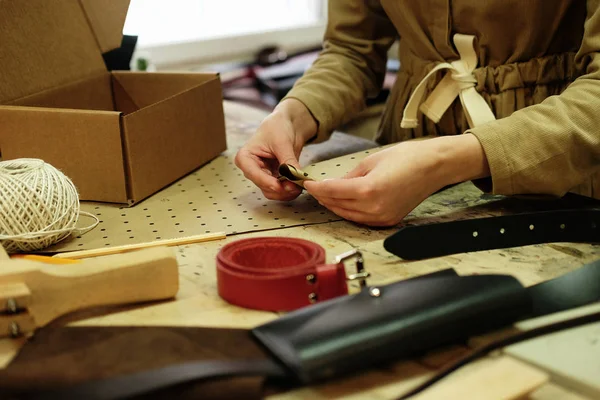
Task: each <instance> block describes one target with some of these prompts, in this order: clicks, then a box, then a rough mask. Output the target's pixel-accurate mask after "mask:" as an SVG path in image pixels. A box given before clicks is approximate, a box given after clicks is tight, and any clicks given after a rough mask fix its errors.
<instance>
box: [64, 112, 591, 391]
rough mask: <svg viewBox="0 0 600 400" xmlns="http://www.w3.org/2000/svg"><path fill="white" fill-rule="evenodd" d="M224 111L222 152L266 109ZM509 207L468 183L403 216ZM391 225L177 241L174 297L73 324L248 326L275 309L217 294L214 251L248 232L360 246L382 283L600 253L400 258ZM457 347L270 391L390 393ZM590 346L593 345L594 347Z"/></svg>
mask: <svg viewBox="0 0 600 400" xmlns="http://www.w3.org/2000/svg"><path fill="white" fill-rule="evenodd" d="M225 110H226V116H227V125H228V143H229V150H228V152H231V153H235V152H236V151H237V149H238V148H239V147H240V146H241V145H242V144H243V143H244V142H245V141H246V139H247V138H248V137H249V135H250V134H252V132H254V130H255V129H256V127H257V126H258V124H259V123H260V121H261V119H262V118H263V117H264V116H265V114H264V112H263V111H258V110H254V109H250V108H248V107H246V106H241V105H238V104H234V103H228V102H226V103H225ZM338 144H339V143H338ZM354 144H356V143H354ZM363 144H364V143H363ZM359 145H360V143H359ZM328 146H329V147H328ZM333 151H334V149H332V148H331V144H320V145H312V146H309V147H307V149H306V150H305V152H304V153H303V158H302V159H303V160H309V159H314V158H315V157H317V156H318V155H319V154H321V155H322V154H326V155H327V154H333V153H332V152H333ZM507 207H508V208H510V207H511V203H510V202H502V201H498V198H489V197H486V196H483V197H482V194H481V192H480V191H478V190H477V189H476V188H475V187H474V186H473V185H472V184H471V183H464V184H461V185H458V186H455V187H453V188H450V189H448V190H446V191H443V192H441V193H438V194H436V195H434V196H432V197H431V198H429V199H428V200H427V201H425V202H424V203H423V204H422V205H420V206H419V207H418V208H417V209H416V210H415V211H414V212H413V213H411V215H410V216H409V217H408V219H407V220H409V221H413V222H415V221H424V220H426V221H428V222H431V221H443V220H451V219H457V218H466V217H468V218H473V217H483V216H490V215H499V214H502V213H503V212H506V210H507ZM394 231H395V229H369V228H366V227H364V226H359V225H356V224H354V223H351V222H346V221H339V222H330V223H322V224H318V225H308V226H297V227H290V228H284V229H276V230H272V231H268V232H255V233H249V234H241V235H232V236H229V237H228V238H227V239H225V240H223V241H218V242H210V243H204V244H202V245H187V246H182V247H179V248H177V249H176V251H177V255H178V261H179V264H180V278H181V279H180V286H181V287H180V292H179V295H178V297H177V300H176V301H173V302H167V303H163V304H159V305H153V306H149V307H142V308H138V309H135V310H133V311H126V312H121V313H114V314H110V315H106V316H102V317H98V318H94V319H90V320H86V321H80V322H77V323H76V324H78V325H113V326H114V325H136V324H137V325H177V326H179V325H181V326H210V327H235V328H251V327H254V326H256V325H258V324H261V323H264V322H267V321H270V320H272V319H274V318H277V314H276V313H271V312H260V311H253V310H245V309H241V308H238V307H235V306H232V305H229V304H227V303H225V302H224V301H222V300H221V299H220V298H219V296H218V294H217V290H216V276H215V262H214V260H215V256H216V254H217V252H218V251H219V249H220V248H221V247H222V246H223V245H224V244H226V243H230V242H232V241H235V240H238V239H242V238H247V237H260V236H266V235H272V236H283V237H296V238H304V239H308V240H312V241H315V242H317V243H319V244H321V245H322V246H323V247H324V248H325V249H326V252H327V258H328V259H332V258H333V257H334V256H335V255H337V254H339V253H342V252H344V251H347V250H349V249H351V248H358V249H360V250H361V251H362V252H363V255H364V258H365V264H366V267H367V269H368V270H369V271H370V272H371V274H372V278H371V279H370V283H371V284H385V283H389V282H393V281H397V280H401V279H406V278H409V277H414V276H418V275H422V274H426V273H429V272H433V271H437V270H440V269H444V268H449V267H451V268H454V269H455V270H456V271H457V272H458V273H459V274H462V275H468V274H477V273H480V274H484V273H485V274H489V273H499V274H511V275H513V276H515V277H517V278H518V279H519V280H520V281H521V282H522V283H523V284H525V285H530V284H534V283H537V282H541V281H544V280H547V279H550V278H553V277H556V276H559V275H561V274H563V273H565V272H568V271H570V270H573V269H576V268H577V267H579V266H581V265H583V264H585V263H587V262H590V261H593V260H596V259H598V258H600V247H598V246H594V245H588V244H548V245H536V246H527V247H521V248H513V249H505V250H497V251H485V252H478V253H469V254H460V255H453V256H448V257H441V258H435V259H430V260H423V261H415V262H406V261H403V260H401V259H399V258H398V257H396V256H394V255H392V254H390V253H388V252H387V251H386V250H384V248H383V240H384V239H385V238H386V237H387V236H389V235H390V234H391V233H393V232H394ZM598 331H599V330H596V333H597V334H598V335H597V337H596V339H600V332H598ZM463 351H464V349H463V348H458V347H456V348H452V349H446V350H444V351H440V352H437V353H435V354H432V355H430V356H428V357H426V358H424V359H419V360H414V361H404V362H399V363H398V364H397V365H396V366H395V367H394V368H393V369H392V370H385V371H373V372H370V373H367V374H365V375H363V376H361V377H360V378H352V379H350V378H348V379H342V380H339V381H335V382H331V383H328V384H323V385H319V386H317V387H310V388H303V389H299V390H296V391H293V392H289V393H286V394H283V395H277V396H273V398H281V399H300V398H312V399H315V398H317V399H318V398H366V397H368V398H374V399H391V398H395V397H397V396H398V395H400V394H402V393H403V391H405V390H406V389H407V388H409V387H411V386H413V385H415V383H416V382H418V381H421V380H423V379H424V378H425V377H427V376H429V375H430V374H431V373H432V372H433V371H435V370H436V369H437V368H439V367H440V366H441V365H443V364H444V363H446V362H448V361H449V360H451V359H453V358H454V357H456V356H457V355H458V354H462V353H463ZM595 351H598V349H597V348H596V350H595ZM598 359H600V357H598ZM487 361H489V360H487ZM485 362H486V360H482V361H481V362H478V363H475V364H473V365H472V366H469V367H467V368H465V371H461V373H460V374H457V376H456V377H454V376H453V377H450V378H448V381H449V382H452V380H453V379H454V380H456V382H460V378H461V376H464V375H465V373H468V372H469V371H476V370H477V368H481V365H484V364H485ZM482 363H483V364H482ZM594 368H598V372H599V379H600V365H598V363H596V365H595V366H594ZM461 374H462V375H461ZM457 379H458V380H457ZM530 398H535V399H559V398H560V399H579V398H586V397H584V396H582V395H578V394H576V393H575V392H574V391H572V390H569V389H566V388H565V387H562V386H561V385H559V384H557V383H555V382H552V383H548V384H545V385H544V386H543V387H542V388H541V389H539V390H538V391H536V392H535V393H534V394H533V395H532V396H531V397H530Z"/></svg>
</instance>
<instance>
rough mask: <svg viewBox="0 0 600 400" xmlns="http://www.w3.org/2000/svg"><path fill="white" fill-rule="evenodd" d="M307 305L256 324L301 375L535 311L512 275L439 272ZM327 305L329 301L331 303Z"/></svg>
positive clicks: (365, 361)
mask: <svg viewBox="0 0 600 400" xmlns="http://www.w3.org/2000/svg"><path fill="white" fill-rule="evenodd" d="M380 291H381V295H380V296H379V297H373V296H372V295H371V294H370V291H369V290H363V291H362V292H361V293H359V294H356V295H352V296H348V297H346V298H345V301H337V302H335V303H332V304H328V302H326V303H323V304H322V305H321V307H320V308H319V309H317V308H314V309H313V307H309V308H306V309H305V310H303V311H302V314H300V315H298V316H297V315H296V314H295V313H294V314H290V315H288V316H287V317H283V318H280V319H278V320H275V321H273V322H270V323H267V324H265V325H263V326H260V327H258V328H256V329H254V330H253V331H252V333H253V334H254V335H255V337H256V338H257V339H258V340H259V341H260V342H261V343H262V344H263V345H264V346H265V347H266V348H268V349H269V350H270V351H271V352H272V353H273V354H274V356H275V357H276V358H277V359H279V360H280V361H281V362H283V363H284V364H285V365H286V366H287V367H288V368H289V369H291V370H292V371H293V372H294V374H295V375H296V376H297V377H298V379H299V380H300V381H301V382H303V383H311V382H315V381H320V380H323V379H327V378H331V377H333V376H338V375H343V374H345V373H349V372H356V371H360V370H363V369H365V368H369V367H371V366H373V365H376V364H380V363H383V362H389V361H392V360H397V359H400V358H404V357H409V356H412V355H415V354H418V353H420V352H423V351H425V350H430V349H432V348H435V347H437V346H441V345H444V344H449V343H456V342H459V341H462V340H465V339H467V338H468V337H469V336H471V335H474V334H477V333H481V332H484V331H487V330H490V329H494V328H498V327H502V326H506V325H507V324H510V323H511V322H514V321H515V320H517V319H521V318H524V317H525V316H526V315H527V314H529V313H530V309H531V299H530V297H529V295H528V293H527V292H526V290H525V289H524V288H523V287H522V286H521V284H520V283H519V282H518V281H517V280H516V279H515V278H513V277H510V276H503V275H486V276H467V277H457V276H434V277H428V278H427V279H414V280H410V281H403V282H398V283H394V284H391V285H386V286H384V287H381V288H380ZM327 305H329V306H327Z"/></svg>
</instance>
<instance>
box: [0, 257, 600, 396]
mask: <svg viewBox="0 0 600 400" xmlns="http://www.w3.org/2000/svg"><path fill="white" fill-rule="evenodd" d="M597 301H600V260H599V261H596V262H594V263H591V264H588V265H586V266H583V267H581V268H580V269H578V270H576V271H574V272H571V273H568V274H565V275H563V276H561V277H558V278H556V279H553V280H550V281H547V282H543V283H540V284H538V285H535V286H532V287H529V288H525V287H523V286H522V285H521V284H520V283H519V281H517V280H516V279H515V278H513V277H511V276H507V275H475V276H458V275H457V274H456V273H455V272H454V271H453V270H445V271H441V272H436V273H433V274H429V275H425V276H421V277H418V278H413V279H409V280H405V281H400V282H396V283H392V284H389V285H385V286H380V287H373V286H372V287H367V288H365V289H363V290H362V291H361V292H360V293H358V294H354V295H349V296H343V297H337V298H334V299H332V300H328V301H325V302H322V303H318V304H315V305H312V306H308V307H304V308H301V309H299V310H297V311H294V312H291V313H289V314H287V315H285V316H283V317H281V318H279V319H277V320H275V321H272V322H269V323H267V324H264V325H262V326H259V327H257V328H255V329H253V330H252V331H251V334H252V335H253V337H254V338H255V339H256V340H257V341H258V342H259V343H260V344H262V345H263V346H264V348H266V349H267V350H268V352H269V353H270V354H271V355H272V359H271V360H266V361H265V360H238V361H218V362H217V361H215V362H211V361H208V362H198V363H186V364H180V365H174V366H170V367H166V368H161V369H157V370H152V371H146V372H141V373H136V374H133V375H127V376H120V377H116V378H115V377H113V378H108V379H103V380H98V381H92V382H86V383H83V384H78V385H74V386H70V387H64V388H58V389H52V390H48V389H49V388H44V387H42V386H41V385H35V387H30V388H27V389H26V390H21V391H19V392H15V391H14V390H13V391H12V392H7V391H5V392H2V391H1V388H0V397H2V398H14V399H63V398H86V399H96V400H100V399H103V400H104V399H121V398H127V397H131V396H138V395H144V394H149V393H152V392H155V391H157V390H159V389H161V390H164V389H165V388H168V387H172V386H175V385H179V384H182V383H185V382H192V381H197V380H201V379H209V378H223V377H228V376H249V375H254V376H265V377H274V378H286V379H288V380H291V381H293V382H295V383H296V384H308V383H313V382H318V381H321V380H324V379H329V378H332V377H336V376H339V375H344V374H346V373H355V372H357V371H360V370H362V369H365V368H369V367H372V366H374V365H378V364H380V363H386V362H390V361H396V360H398V359H401V358H405V357H411V356H414V355H417V354H421V353H422V352H424V351H427V350H431V349H434V348H436V347H438V346H441V345H445V344H450V343H457V342H462V341H464V340H465V339H467V338H469V337H471V336H473V335H475V334H479V333H482V332H486V331H490V330H494V329H498V328H502V327H506V326H509V325H510V324H512V323H514V322H516V321H519V320H523V319H528V318H533V317H539V316H542V315H546V314H550V313H554V312H557V311H562V310H564V309H567V308H572V307H578V306H582V305H586V304H590V303H593V302H597ZM442 310H443V311H442ZM598 320H600V312H599V313H596V314H590V315H586V316H584V317H578V318H575V319H572V320H570V321H568V322H565V323H559V324H556V325H551V326H550V327H544V329H541V330H540V331H533V332H532V331H525V332H524V333H523V335H524V336H523V337H524V338H527V339H530V338H532V337H535V335H536V334H546V333H550V332H553V331H556V330H558V329H561V328H565V327H572V326H577V325H580V324H585V323H590V322H594V321H598ZM518 339H519V338H518V337H515V338H512V342H511V343H516V342H517V341H518ZM423 387H425V386H423Z"/></svg>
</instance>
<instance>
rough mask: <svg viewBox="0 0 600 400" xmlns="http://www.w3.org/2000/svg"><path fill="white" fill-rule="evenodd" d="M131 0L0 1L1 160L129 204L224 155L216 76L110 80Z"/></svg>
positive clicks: (86, 196) (86, 194)
mask: <svg viewBox="0 0 600 400" xmlns="http://www.w3.org/2000/svg"><path fill="white" fill-rule="evenodd" d="M128 7H129V0H53V1H48V0H27V1H25V0H11V1H0V152H1V156H2V159H13V158H21V157H34V158H41V159H43V160H45V161H46V162H48V163H50V164H52V165H54V166H55V167H57V168H59V169H61V170H62V171H63V172H64V173H65V174H66V175H67V176H69V177H70V178H71V179H72V180H73V182H74V183H75V185H76V186H77V188H78V190H79V193H80V197H81V199H82V200H94V201H103V202H116V203H129V204H134V203H136V202H139V201H140V200H142V199H144V198H146V197H147V196H150V195H151V194H153V193H155V192H157V191H158V190H160V189H161V188H163V187H165V186H167V185H169V184H171V183H172V182H174V181H175V180H177V179H179V178H181V177H182V176H184V175H186V174H188V173H189V172H191V171H193V170H195V169H197V168H198V167H200V166H202V165H203V164H205V163H207V162H208V161H210V160H211V159H213V158H214V157H216V156H218V155H219V154H220V153H221V152H223V151H224V150H226V148H227V145H226V141H225V122H224V116H223V103H222V92H221V83H220V79H219V76H218V75H217V74H204V73H189V74H188V73H135V72H125V71H120V72H119V71H117V72H112V73H110V72H108V71H107V70H106V67H105V64H104V61H103V59H102V53H104V52H107V51H109V50H111V49H114V48H117V47H119V45H120V43H121V35H122V28H123V24H124V22H125V17H126V14H127V9H128Z"/></svg>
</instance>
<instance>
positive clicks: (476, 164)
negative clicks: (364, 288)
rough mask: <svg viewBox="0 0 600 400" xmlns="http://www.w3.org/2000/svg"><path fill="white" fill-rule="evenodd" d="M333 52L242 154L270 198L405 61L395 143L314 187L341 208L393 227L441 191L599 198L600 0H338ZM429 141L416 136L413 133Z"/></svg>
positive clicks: (384, 136)
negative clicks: (305, 153)
mask: <svg viewBox="0 0 600 400" xmlns="http://www.w3.org/2000/svg"><path fill="white" fill-rule="evenodd" d="M329 3H330V5H329V21H328V26H327V31H326V34H325V38H324V49H323V51H322V52H321V54H320V55H319V57H318V59H317V60H316V61H315V63H314V65H313V66H312V67H311V68H310V69H309V70H308V71H307V72H306V74H305V75H304V76H303V77H302V79H300V80H299V81H298V82H297V84H296V85H295V86H294V88H293V89H292V90H291V91H290V93H289V94H288V96H287V97H286V98H285V99H284V100H283V101H282V102H281V103H280V104H279V105H278V106H277V107H276V108H275V110H274V111H273V113H272V114H271V115H269V117H267V118H266V119H265V120H264V121H263V123H262V124H261V126H260V128H259V129H258V131H257V132H256V134H255V135H254V136H253V137H252V138H251V139H250V140H249V141H248V143H246V145H245V146H244V147H243V148H242V149H241V150H240V151H239V153H238V154H237V156H236V164H237V166H238V167H239V168H240V169H242V170H243V172H244V174H245V175H246V177H247V178H249V179H250V180H252V181H253V182H254V183H255V184H256V185H257V186H258V187H259V188H260V189H261V190H262V191H263V193H264V195H265V196H266V197H267V198H269V199H276V200H291V199H293V198H295V197H296V196H298V195H299V193H300V191H299V189H298V188H297V187H295V186H294V185H293V184H291V183H290V182H280V181H278V180H277V179H276V178H275V176H276V172H275V171H276V168H277V166H278V165H279V164H281V163H290V164H292V165H294V166H298V156H299V154H300V151H301V149H302V147H303V146H304V144H305V143H307V142H309V141H321V140H325V139H326V138H327V137H328V135H329V134H330V133H331V131H332V130H333V129H335V128H336V127H337V126H340V125H341V124H343V123H345V122H347V121H349V120H350V119H351V118H352V117H353V116H355V115H356V114H357V113H358V112H359V111H361V110H362V109H363V107H365V98H367V97H369V96H375V95H376V94H377V93H378V91H379V90H380V88H381V84H382V81H383V77H384V74H385V67H386V54H387V52H388V50H389V48H390V46H391V45H392V43H393V42H394V41H395V40H396V39H397V38H398V37H399V39H400V44H399V48H400V50H399V57H400V65H401V69H400V71H399V73H398V76H397V79H396V83H395V85H394V87H393V89H392V91H391V93H390V96H389V98H388V101H387V105H386V109H385V112H384V114H383V116H382V120H381V124H380V129H379V132H378V133H377V137H376V139H377V141H378V142H379V143H381V144H389V143H396V142H400V143H399V144H397V145H394V146H391V147H389V148H386V149H384V150H382V151H379V152H377V153H375V154H373V155H371V156H369V157H368V158H366V159H365V160H364V161H363V162H362V163H361V164H360V165H359V166H358V167H357V168H355V169H354V170H353V171H351V172H349V173H348V174H347V175H346V176H345V177H343V178H341V179H332V180H325V181H322V182H307V183H306V185H305V187H306V190H307V191H308V192H309V193H310V194H312V195H313V196H314V197H315V198H317V199H318V200H319V202H320V203H321V204H323V205H324V206H325V207H327V208H329V209H330V210H331V211H333V212H335V213H336V214H338V215H339V216H341V217H343V218H346V219H348V220H352V221H355V222H359V223H364V224H367V225H372V226H388V225H393V224H396V223H398V222H400V221H401V220H402V218H404V217H405V216H406V215H407V214H408V213H409V212H410V211H411V210H412V209H413V208H415V207H416V206H417V205H418V204H419V203H420V202H422V201H423V200H424V199H426V198H427V197H428V196H429V195H431V194H432V193H434V192H435V191H437V190H439V189H441V188H443V187H444V186H446V185H449V184H453V183H458V182H463V181H467V180H473V181H474V182H475V184H477V185H478V187H480V188H481V189H482V190H484V191H486V192H491V193H494V194H502V195H514V194H545V195H554V196H562V195H564V194H565V193H566V192H568V191H572V192H576V193H580V194H583V195H587V196H593V197H597V198H600V81H599V79H600V52H599V50H600V0H594V1H592V0H588V1H587V2H586V1H583V0H529V1H523V0H488V1H477V2H476V1H472V0H330V1H329ZM425 136H427V137H432V139H430V140H420V141H407V140H408V139H411V138H417V137H425Z"/></svg>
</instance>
